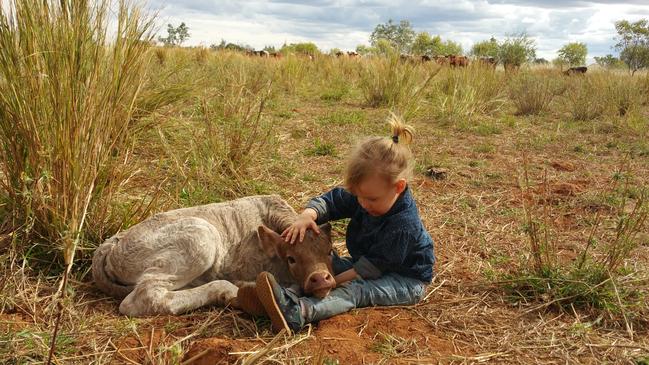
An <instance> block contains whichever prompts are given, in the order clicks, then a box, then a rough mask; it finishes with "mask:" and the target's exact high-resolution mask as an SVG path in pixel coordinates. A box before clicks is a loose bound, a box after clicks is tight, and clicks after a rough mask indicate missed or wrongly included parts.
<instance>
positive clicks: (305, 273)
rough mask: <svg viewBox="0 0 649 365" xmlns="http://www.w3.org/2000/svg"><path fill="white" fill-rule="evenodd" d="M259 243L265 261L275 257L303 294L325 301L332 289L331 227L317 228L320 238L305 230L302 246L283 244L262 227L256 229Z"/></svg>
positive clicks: (275, 235) (275, 233) (282, 239)
mask: <svg viewBox="0 0 649 365" xmlns="http://www.w3.org/2000/svg"><path fill="white" fill-rule="evenodd" d="M257 233H258V234H259V242H260V243H261V246H262V247H263V249H264V252H265V253H266V254H267V255H268V256H269V257H275V256H279V257H280V258H282V259H283V260H285V261H286V263H287V264H288V269H289V271H290V272H291V275H293V278H294V279H295V280H296V281H297V282H298V283H299V284H300V286H301V287H302V289H303V290H304V292H305V293H306V294H312V295H313V296H316V297H318V298H324V297H326V296H327V295H328V294H329V292H330V291H331V289H333V288H334V287H336V281H335V280H334V277H333V275H332V270H331V256H330V253H331V248H332V245H331V225H330V224H329V223H326V224H323V225H321V226H320V234H319V235H317V234H315V233H314V232H313V231H311V230H308V231H307V233H306V235H305V237H304V241H303V242H297V243H294V244H291V243H287V242H285V241H284V238H282V237H281V236H280V235H279V234H277V232H275V231H273V230H271V229H270V228H268V227H266V226H263V225H262V226H259V228H258V229H257Z"/></svg>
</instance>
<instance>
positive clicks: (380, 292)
mask: <svg viewBox="0 0 649 365" xmlns="http://www.w3.org/2000/svg"><path fill="white" fill-rule="evenodd" d="M352 264H353V263H352V260H351V258H349V257H338V255H336V254H335V253H334V254H333V257H332V267H333V271H334V274H335V275H338V274H340V273H341V272H344V271H347V270H349V269H351V268H352ZM425 291H426V283H424V282H422V281H420V280H417V279H413V278H409V277H405V276H402V275H399V274H396V273H386V274H385V275H383V276H381V277H380V278H378V279H373V280H362V279H356V280H352V281H349V282H346V283H344V284H342V285H341V286H339V287H337V288H335V289H334V290H332V291H331V293H329V295H328V296H327V297H326V298H323V299H319V298H314V297H300V298H299V303H300V305H301V307H302V313H303V314H304V323H305V324H306V323H311V322H317V321H319V320H322V319H325V318H329V317H333V316H335V315H337V314H341V313H345V312H349V311H350V310H352V309H354V308H362V307H370V306H389V305H411V304H415V303H418V302H419V301H420V300H421V298H422V297H423V296H424V293H425Z"/></svg>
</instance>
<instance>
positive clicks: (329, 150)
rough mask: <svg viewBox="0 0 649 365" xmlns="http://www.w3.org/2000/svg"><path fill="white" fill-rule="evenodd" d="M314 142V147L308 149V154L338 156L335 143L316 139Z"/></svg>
mask: <svg viewBox="0 0 649 365" xmlns="http://www.w3.org/2000/svg"><path fill="white" fill-rule="evenodd" d="M313 144H314V145H313V147H311V148H310V149H308V150H307V151H306V154H307V156H336V154H337V152H336V147H335V146H334V144H333V143H328V142H323V141H321V140H319V139H316V140H315V141H314V142H313Z"/></svg>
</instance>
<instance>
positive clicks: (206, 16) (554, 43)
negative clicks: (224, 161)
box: [147, 0, 649, 63]
mask: <svg viewBox="0 0 649 365" xmlns="http://www.w3.org/2000/svg"><path fill="white" fill-rule="evenodd" d="M147 3H148V5H147V6H148V7H149V8H150V9H151V10H154V11H156V12H157V13H158V22H159V23H160V31H159V34H160V35H166V24H167V23H171V24H172V25H174V26H177V25H179V24H180V22H185V23H186V24H187V26H188V27H189V33H190V39H189V41H187V42H186V43H185V44H184V45H192V46H196V45H203V46H209V45H210V44H213V43H219V42H220V41H221V39H225V40H226V41H227V42H232V43H239V44H246V45H250V46H253V47H254V48H256V49H261V48H263V47H264V46H267V45H269V46H275V47H279V46H281V45H282V44H284V43H288V44H290V43H297V42H314V43H315V44H316V45H317V46H318V47H319V48H320V49H321V50H324V51H328V50H329V49H331V48H340V49H343V50H354V49H355V48H356V46H357V45H359V44H369V36H370V34H371V33H372V30H373V29H374V27H375V26H376V25H377V24H381V23H385V22H387V21H388V20H389V19H392V20H393V21H395V22H397V23H398V22H399V21H400V20H409V21H410V23H411V25H412V26H413V28H414V29H415V31H417V32H421V31H426V32H428V33H430V34H431V35H440V36H441V37H442V39H443V40H446V39H451V40H453V41H455V42H459V43H460V44H461V45H462V47H463V48H464V50H465V52H468V51H469V50H470V49H471V46H472V45H473V44H474V43H475V42H478V41H481V40H486V39H489V38H490V37H491V36H494V37H496V39H498V40H503V39H504V38H505V37H506V36H507V35H511V34H514V33H519V32H523V31H524V32H526V33H527V34H528V35H529V36H530V37H531V38H533V39H534V40H535V41H536V46H537V57H543V58H546V59H548V60H551V59H553V58H555V57H556V52H557V50H558V49H559V48H561V47H562V46H563V45H565V44H566V43H568V42H583V43H586V45H587V46H588V60H587V63H592V62H593V57H594V56H603V55H605V54H608V53H611V54H617V52H616V51H615V50H614V49H612V46H614V45H615V43H616V42H615V36H616V34H617V33H616V32H615V27H614V22H615V21H617V20H621V19H626V20H629V21H636V20H639V19H641V18H649V0H627V1H606V0H599V1H582V0H545V1H531V0H439V1H432V0H428V1H426V0H419V1H417V0H414V1H396V0H313V1H301V0H267V1H257V0H251V1H234V0H175V1H174V0H148V1H147Z"/></svg>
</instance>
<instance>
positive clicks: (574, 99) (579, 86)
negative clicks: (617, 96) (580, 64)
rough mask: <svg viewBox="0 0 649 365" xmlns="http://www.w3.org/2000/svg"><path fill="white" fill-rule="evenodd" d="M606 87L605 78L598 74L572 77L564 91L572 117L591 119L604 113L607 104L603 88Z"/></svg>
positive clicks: (566, 104) (567, 108)
mask: <svg viewBox="0 0 649 365" xmlns="http://www.w3.org/2000/svg"><path fill="white" fill-rule="evenodd" d="M605 88H606V82H605V79H604V78H603V77H601V76H598V75H589V76H585V77H571V78H570V80H569V82H568V85H567V89H566V92H565V93H564V102H565V107H566V110H567V111H568V112H569V113H570V115H571V116H572V119H574V120H582V121H590V120H593V119H596V118H598V117H600V116H601V115H602V114H604V112H605V111H606V107H607V105H606V100H605V99H604V98H603V97H602V90H605Z"/></svg>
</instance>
